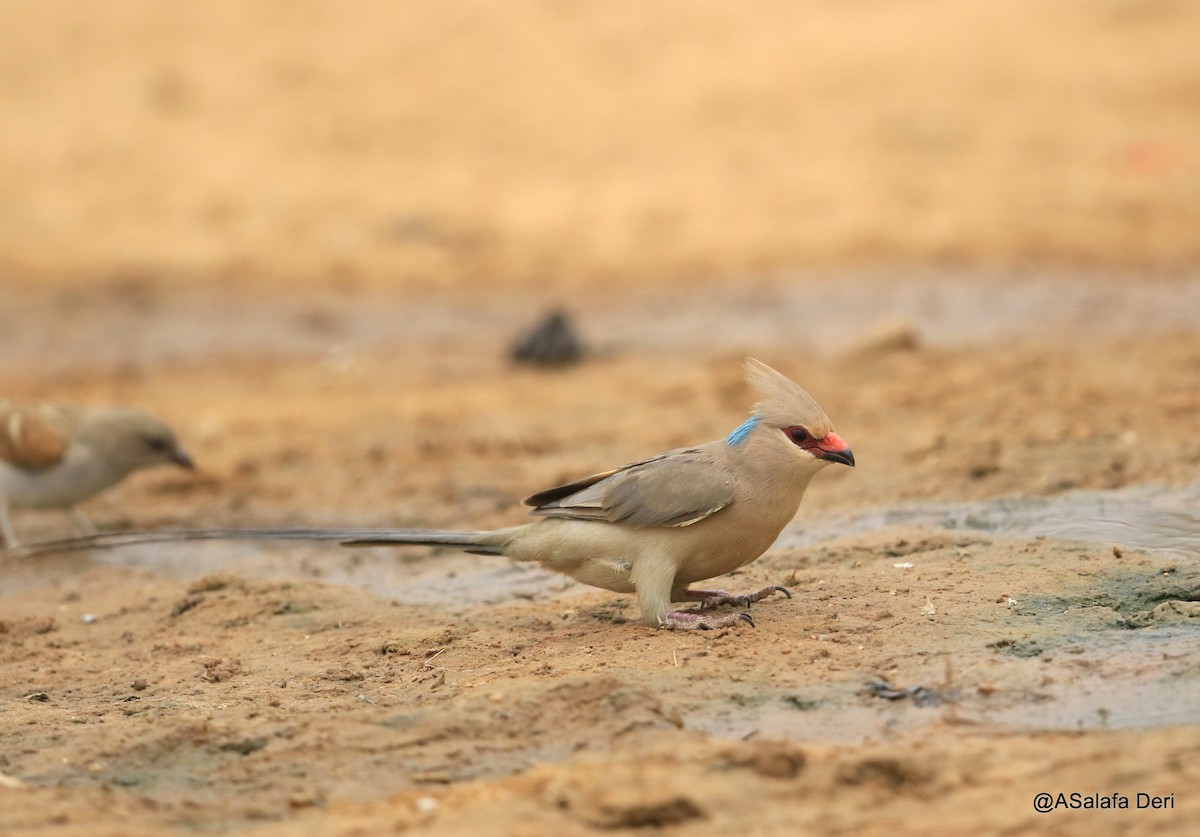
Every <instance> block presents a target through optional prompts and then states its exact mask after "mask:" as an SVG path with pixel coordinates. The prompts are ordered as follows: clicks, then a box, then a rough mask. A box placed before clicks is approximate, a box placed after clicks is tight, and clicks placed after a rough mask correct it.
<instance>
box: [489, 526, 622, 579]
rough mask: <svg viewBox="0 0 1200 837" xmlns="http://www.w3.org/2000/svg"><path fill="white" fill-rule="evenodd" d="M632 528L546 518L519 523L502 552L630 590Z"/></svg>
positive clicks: (581, 577)
mask: <svg viewBox="0 0 1200 837" xmlns="http://www.w3.org/2000/svg"><path fill="white" fill-rule="evenodd" d="M633 531H634V530H630V529H626V528H625V527H622V526H614V525H612V524H611V523H600V522H594V521H589V520H563V519H558V518H547V519H545V520H539V521H538V522H537V523H531V524H530V525H528V526H525V527H522V528H521V530H520V531H518V532H517V533H516V534H515V535H514V536H513V538H512V539H511V540H510V541H508V543H506V544H505V547H504V554H505V555H506V556H508V557H509V558H512V559H514V560H516V561H533V562H535V563H538V564H541V565H542V566H543V567H545V568H546V569H549V570H554V571H555V572H560V573H563V574H564V575H569V576H570V577H571V578H573V579H575V580H576V581H579V582H582V583H583V584H589V585H591V586H592V587H600V588H602V589H604V590H612V591H613V592H615V593H632V592H634V589H635V588H634V585H633V580H632V575H631V574H632V571H633V563H634V561H636V560H637V553H638V545H637V539H636V537H634V536H633V534H632V533H633Z"/></svg>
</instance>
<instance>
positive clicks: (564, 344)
mask: <svg viewBox="0 0 1200 837" xmlns="http://www.w3.org/2000/svg"><path fill="white" fill-rule="evenodd" d="M584 352H585V348H584V345H583V340H582V339H581V338H580V336H579V332H578V331H576V329H575V325H574V323H572V322H571V318H570V317H568V316H567V314H566V312H565V311H552V312H550V313H549V314H547V315H546V316H545V317H544V318H543V319H542V320H541V322H539V323H538V324H537V325H536V326H534V327H533V328H532V329H530V330H529V331H527V332H526V333H525V334H522V335H521V336H520V337H518V338H517V340H516V342H515V343H513V346H512V349H510V350H509V357H510V358H511V359H512V360H513V361H514V362H516V363H528V364H531V365H534V366H566V365H567V364H571V363H576V362H578V361H579V360H581V359H582V358H583V355H584Z"/></svg>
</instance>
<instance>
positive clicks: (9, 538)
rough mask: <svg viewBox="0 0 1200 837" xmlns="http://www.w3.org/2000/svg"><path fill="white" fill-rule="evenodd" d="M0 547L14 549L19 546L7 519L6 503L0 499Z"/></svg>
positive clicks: (10, 523) (15, 534)
mask: <svg viewBox="0 0 1200 837" xmlns="http://www.w3.org/2000/svg"><path fill="white" fill-rule="evenodd" d="M0 546H4V547H6V548H8V549H16V548H17V547H18V546H20V542H19V541H18V540H17V533H16V532H14V531H13V527H12V521H10V520H9V519H8V501H7V500H6V499H4V498H3V497H0Z"/></svg>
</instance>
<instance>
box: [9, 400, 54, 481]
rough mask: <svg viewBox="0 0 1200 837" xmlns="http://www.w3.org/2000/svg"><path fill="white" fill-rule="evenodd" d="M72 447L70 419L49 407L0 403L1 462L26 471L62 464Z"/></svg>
mask: <svg viewBox="0 0 1200 837" xmlns="http://www.w3.org/2000/svg"><path fill="white" fill-rule="evenodd" d="M70 445H71V419H70V417H69V416H68V415H67V414H66V413H64V412H63V411H61V410H59V409H57V408H54V407H50V406H48V405H36V406H19V405H16V404H13V403H11V402H6V401H0V460H2V461H4V462H7V463H8V464H10V465H14V466H16V467H18V468H23V469H25V470H27V471H40V470H43V469H45V468H51V467H53V466H55V465H57V464H58V463H59V462H62V459H63V457H64V456H66V453H67V448H68V447H70Z"/></svg>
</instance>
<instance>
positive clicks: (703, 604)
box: [683, 584, 792, 610]
mask: <svg viewBox="0 0 1200 837" xmlns="http://www.w3.org/2000/svg"><path fill="white" fill-rule="evenodd" d="M775 593H782V594H783V595H784V596H786V597H787V598H789V599H790V598H791V597H792V594H791V592H790V591H789V590H788V589H787V588H786V587H780V586H779V585H778V584H773V585H771V586H770V587H764V588H763V589H761V590H757V591H755V592H753V593H746V594H744V595H738V594H736V593H730V592H729V591H727V590H684V591H683V599H684V601H689V602H700V609H701V610H712V609H713V608H715V607H720V606H721V605H727V604H731V605H737V606H738V607H750V605H752V604H754V603H755V602H760V601H762V600H763V599H765V598H766V597H767V596H771V595H774V594H775Z"/></svg>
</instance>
